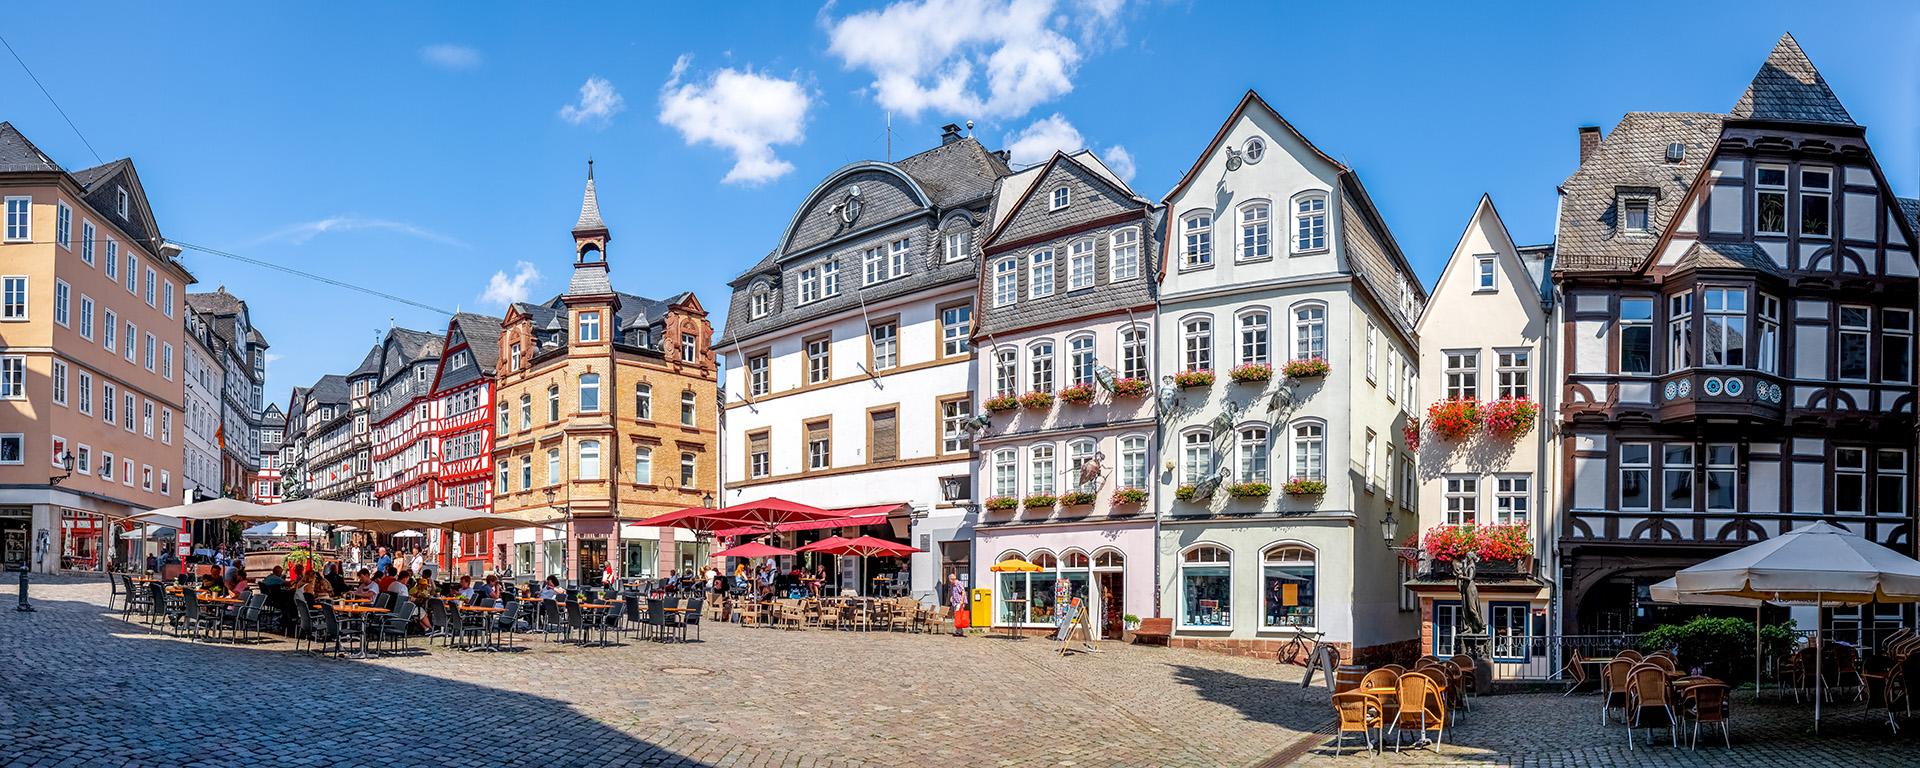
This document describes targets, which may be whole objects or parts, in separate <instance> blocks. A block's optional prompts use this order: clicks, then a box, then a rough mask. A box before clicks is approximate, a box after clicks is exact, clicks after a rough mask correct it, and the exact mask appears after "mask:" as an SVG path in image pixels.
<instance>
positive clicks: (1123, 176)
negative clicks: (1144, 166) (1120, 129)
mask: <svg viewBox="0 0 1920 768" xmlns="http://www.w3.org/2000/svg"><path fill="white" fill-rule="evenodd" d="M1100 159H1101V160H1102V161H1104V162H1105V163H1106V164H1107V167H1108V168H1110V169H1112V170H1113V172H1114V175H1117V176H1119V177H1120V180H1121V181H1124V182H1126V183H1128V184H1132V183H1133V174H1134V172H1135V171H1137V170H1139V169H1138V168H1136V167H1134V164H1133V153H1132V152H1128V151H1127V148H1126V147H1123V146H1120V145H1119V144H1115V145H1113V146H1111V147H1107V150H1106V151H1105V152H1101V153H1100Z"/></svg>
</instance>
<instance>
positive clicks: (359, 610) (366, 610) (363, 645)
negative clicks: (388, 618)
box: [333, 605, 387, 659]
mask: <svg viewBox="0 0 1920 768" xmlns="http://www.w3.org/2000/svg"><path fill="white" fill-rule="evenodd" d="M333 612H334V613H344V614H347V615H350V616H355V617H358V619H359V620H360V650H359V652H357V653H355V654H354V655H353V656H352V658H355V659H371V658H373V656H372V655H371V654H369V653H367V633H368V631H369V630H370V629H371V628H372V626H371V624H370V623H369V622H368V621H367V619H368V618H369V617H370V616H373V615H375V614H383V613H386V612H387V610H386V609H385V608H375V607H373V606H371V605H336V606H334V607H333Z"/></svg>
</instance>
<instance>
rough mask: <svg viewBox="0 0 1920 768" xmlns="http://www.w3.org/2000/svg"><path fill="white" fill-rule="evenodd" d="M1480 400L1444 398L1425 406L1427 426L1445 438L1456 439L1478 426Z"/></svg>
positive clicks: (1469, 433)
mask: <svg viewBox="0 0 1920 768" xmlns="http://www.w3.org/2000/svg"><path fill="white" fill-rule="evenodd" d="M1480 416H1481V414H1480V401H1478V400H1469V399H1465V398H1460V399H1454V400H1444V401H1441V402H1438V403H1434V404H1433V405H1430V406H1427V419H1426V421H1427V426H1429V427H1432V428H1433V432H1434V434H1436V435H1439V436H1440V437H1442V438H1445V439H1447V440H1454V441H1458V440H1461V439H1464V438H1466V437H1467V436H1468V435H1471V434H1473V430H1474V429H1476V428H1478V427H1479V426H1480Z"/></svg>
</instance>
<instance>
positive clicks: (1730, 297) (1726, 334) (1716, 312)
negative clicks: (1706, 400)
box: [1700, 285, 1753, 368]
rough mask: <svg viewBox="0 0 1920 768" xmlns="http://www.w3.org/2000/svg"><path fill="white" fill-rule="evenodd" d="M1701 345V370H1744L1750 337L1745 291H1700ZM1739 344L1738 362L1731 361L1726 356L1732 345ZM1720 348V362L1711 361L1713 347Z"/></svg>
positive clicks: (1708, 288)
mask: <svg viewBox="0 0 1920 768" xmlns="http://www.w3.org/2000/svg"><path fill="white" fill-rule="evenodd" d="M1700 299H1701V301H1700V310H1701V324H1700V334H1701V344H1700V358H1701V359H1700V367H1702V368H1745V367H1748V365H1749V364H1750V362H1751V360H1752V359H1753V358H1752V355H1750V354H1748V351H1747V349H1748V346H1749V345H1750V344H1751V342H1752V337H1751V336H1749V335H1748V334H1747V289H1745V288H1740V287H1729V286H1717V285H1709V286H1704V287H1702V288H1701V290H1700ZM1735 340H1738V342H1739V347H1738V349H1739V352H1740V359H1739V360H1738V361H1734V360H1732V359H1731V358H1732V355H1731V354H1729V353H1730V352H1731V351H1732V350H1733V347H1732V346H1731V342H1733V341H1735ZM1716 342H1718V345H1719V348H1720V354H1719V359H1717V360H1716V359H1714V349H1713V347H1714V344H1715V343H1716Z"/></svg>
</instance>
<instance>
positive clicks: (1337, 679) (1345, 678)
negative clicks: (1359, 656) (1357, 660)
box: [1333, 664, 1367, 693]
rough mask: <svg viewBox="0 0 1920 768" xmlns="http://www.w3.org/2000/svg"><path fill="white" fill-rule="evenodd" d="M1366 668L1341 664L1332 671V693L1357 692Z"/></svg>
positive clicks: (1364, 676) (1365, 674) (1364, 677)
mask: <svg viewBox="0 0 1920 768" xmlns="http://www.w3.org/2000/svg"><path fill="white" fill-rule="evenodd" d="M1366 676H1367V668H1366V667H1363V666H1360V665H1358V664H1343V665H1341V666H1340V668H1338V669H1335V670H1334V671H1333V692H1334V693H1346V692H1347V691H1352V690H1358V689H1359V688H1360V682H1361V681H1362V680H1364V679H1366Z"/></svg>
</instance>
